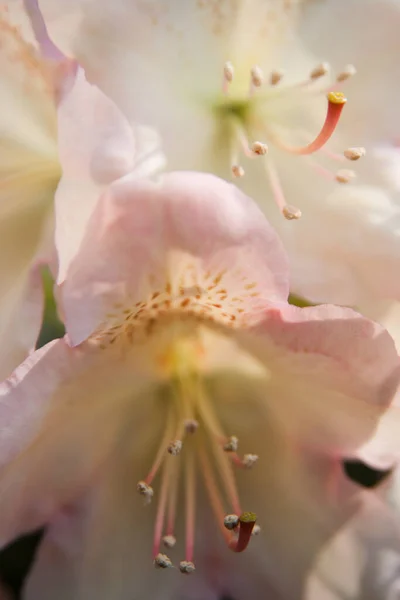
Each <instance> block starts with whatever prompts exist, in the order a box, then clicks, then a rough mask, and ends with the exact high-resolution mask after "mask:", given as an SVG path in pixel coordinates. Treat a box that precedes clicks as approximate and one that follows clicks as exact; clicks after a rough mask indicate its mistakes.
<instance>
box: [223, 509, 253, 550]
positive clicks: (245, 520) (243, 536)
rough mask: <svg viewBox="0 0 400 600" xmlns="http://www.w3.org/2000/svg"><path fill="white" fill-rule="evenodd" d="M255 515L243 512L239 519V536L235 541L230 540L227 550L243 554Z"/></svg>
mask: <svg viewBox="0 0 400 600" xmlns="http://www.w3.org/2000/svg"><path fill="white" fill-rule="evenodd" d="M256 520H257V515H256V514H255V513H252V512H245V513H243V514H241V515H240V517H239V536H238V538H237V539H233V540H231V542H230V543H229V548H230V549H231V550H233V552H243V550H246V548H247V546H248V544H249V541H250V538H251V534H252V532H253V528H254V526H255V524H256Z"/></svg>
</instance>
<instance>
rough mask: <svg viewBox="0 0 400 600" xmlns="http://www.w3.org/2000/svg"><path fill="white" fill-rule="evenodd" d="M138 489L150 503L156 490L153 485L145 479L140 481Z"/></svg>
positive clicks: (147, 502)
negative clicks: (148, 483)
mask: <svg viewBox="0 0 400 600" xmlns="http://www.w3.org/2000/svg"><path fill="white" fill-rule="evenodd" d="M136 489H137V491H138V492H139V494H140V495H141V496H143V497H144V499H145V502H146V504H149V503H150V502H151V500H152V498H153V496H154V491H153V488H152V487H151V485H147V483H146V482H145V481H139V482H138V484H137V486H136Z"/></svg>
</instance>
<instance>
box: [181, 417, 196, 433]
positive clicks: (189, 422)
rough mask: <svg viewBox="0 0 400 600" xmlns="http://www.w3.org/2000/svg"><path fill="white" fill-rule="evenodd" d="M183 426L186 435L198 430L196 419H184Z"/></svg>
mask: <svg viewBox="0 0 400 600" xmlns="http://www.w3.org/2000/svg"><path fill="white" fill-rule="evenodd" d="M184 425H185V431H186V433H196V431H197V430H198V428H199V422H198V421H196V419H186V421H185V423H184Z"/></svg>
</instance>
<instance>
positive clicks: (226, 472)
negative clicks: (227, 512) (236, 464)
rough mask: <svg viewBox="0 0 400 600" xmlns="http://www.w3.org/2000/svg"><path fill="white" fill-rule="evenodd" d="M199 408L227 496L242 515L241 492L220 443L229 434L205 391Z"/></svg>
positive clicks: (234, 509)
mask: <svg viewBox="0 0 400 600" xmlns="http://www.w3.org/2000/svg"><path fill="white" fill-rule="evenodd" d="M199 409H200V411H201V413H202V417H203V421H204V423H205V425H206V428H207V429H208V433H209V436H210V440H211V445H212V449H213V453H214V456H215V459H216V461H217V464H218V467H219V470H220V474H221V478H222V481H223V483H224V487H225V491H226V494H227V497H228V498H229V501H230V503H231V505H232V508H233V512H234V513H236V514H238V515H240V514H241V512H242V510H241V507H240V500H239V494H238V492H237V489H236V483H235V477H234V474H233V471H232V465H231V464H230V462H229V459H228V458H227V456H226V454H225V452H224V450H223V449H222V448H221V445H220V440H226V439H227V436H226V435H224V433H223V432H222V430H221V428H220V426H219V424H218V421H217V419H216V417H215V415H214V412H213V410H212V408H211V405H210V403H209V402H208V399H207V396H206V395H205V394H203V393H202V397H201V400H200V402H199Z"/></svg>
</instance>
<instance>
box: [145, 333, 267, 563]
mask: <svg viewBox="0 0 400 600" xmlns="http://www.w3.org/2000/svg"><path fill="white" fill-rule="evenodd" d="M201 353H202V348H201V345H200V343H199V342H198V340H193V339H189V340H188V339H181V340H179V341H175V342H174V343H173V344H172V345H171V347H170V348H169V350H168V352H167V353H166V355H165V357H163V359H164V366H165V369H166V370H167V372H168V374H169V381H170V386H169V395H168V398H167V402H168V403H169V406H168V416H167V422H166V425H165V429H164V433H163V436H162V440H161V443H160V445H159V448H158V450H157V452H156V456H155V458H154V461H153V463H152V466H151V468H150V471H149V473H148V474H147V476H146V477H145V478H144V479H143V480H141V481H139V482H138V484H137V490H138V492H139V494H141V495H142V496H143V498H144V501H145V504H148V503H149V502H151V501H152V499H153V497H154V490H153V487H152V483H153V481H154V480H155V478H156V476H158V475H159V474H160V479H161V482H160V487H159V498H158V506H157V513H156V520H155V527H154V541H153V559H154V565H155V566H156V567H157V568H168V567H172V566H173V563H172V560H171V559H170V558H169V556H168V555H167V554H164V553H162V552H161V551H160V549H161V544H163V545H164V546H165V547H166V548H167V549H168V548H169V549H172V548H173V547H174V546H175V544H176V536H175V523H176V520H177V517H179V514H180V513H179V511H178V510H177V507H178V496H179V484H180V482H181V483H182V487H183V489H184V498H185V531H186V533H185V537H186V540H185V558H184V560H181V561H180V563H179V569H180V571H181V572H182V573H185V574H190V573H192V572H193V571H195V564H194V545H195V518H196V486H197V485H198V481H197V479H198V477H197V476H198V474H199V473H201V475H202V479H203V483H204V485H205V489H206V491H207V494H208V497H209V501H210V504H211V507H212V510H213V512H214V515H215V517H216V519H217V523H218V526H219V528H220V530H221V532H222V535H223V537H224V539H225V541H226V544H227V546H228V548H230V549H231V550H232V551H234V552H242V551H243V550H245V549H246V548H247V546H248V543H249V541H250V538H251V536H252V534H255V533H258V531H259V526H258V525H256V515H255V514H254V513H252V512H243V511H242V508H241V504H240V499H239V495H238V491H237V486H236V481H235V476H234V467H238V468H247V469H248V468H250V467H252V466H253V465H254V463H255V462H256V461H257V459H258V456H256V455H254V454H245V455H244V456H243V457H242V458H241V457H240V456H239V454H238V445H239V440H238V438H237V437H236V436H234V435H231V436H228V435H226V433H225V432H224V431H223V429H222V427H221V425H220V423H219V421H218V418H217V416H216V414H215V411H214V409H213V406H212V403H211V402H210V399H209V397H208V395H207V392H206V390H205V386H204V385H203V382H202V379H201V376H200V375H199V372H198V370H197V368H196V364H197V362H198V358H199V354H201ZM227 505H229V507H230V511H231V512H230V513H227V512H226V510H225V506H227Z"/></svg>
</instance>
